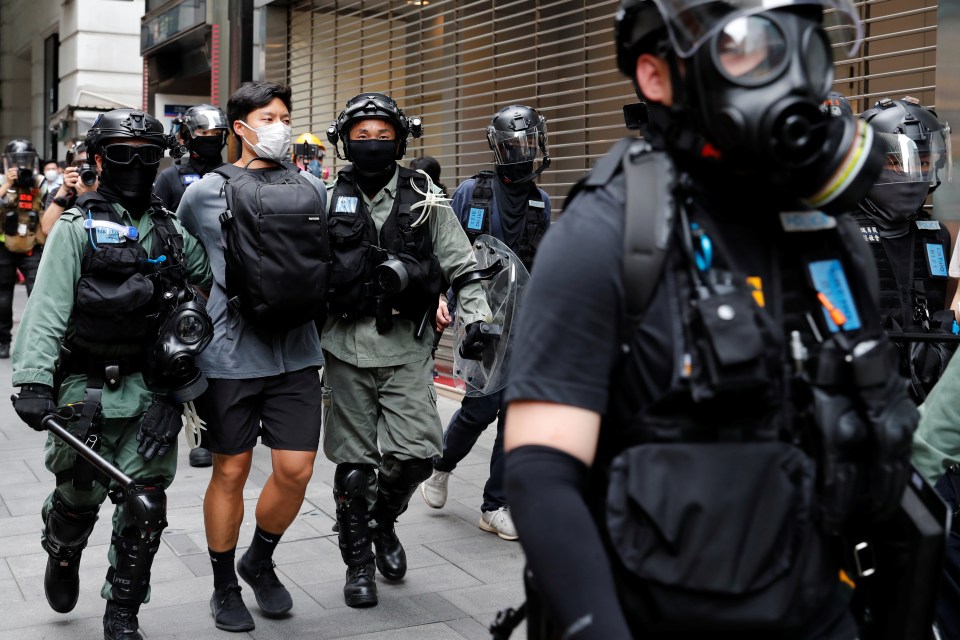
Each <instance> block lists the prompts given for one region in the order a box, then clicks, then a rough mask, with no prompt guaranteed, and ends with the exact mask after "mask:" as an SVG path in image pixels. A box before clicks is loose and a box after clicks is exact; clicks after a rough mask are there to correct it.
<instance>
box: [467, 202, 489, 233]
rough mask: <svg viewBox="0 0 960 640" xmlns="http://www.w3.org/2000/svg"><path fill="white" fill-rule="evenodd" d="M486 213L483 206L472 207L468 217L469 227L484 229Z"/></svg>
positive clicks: (476, 229) (475, 229)
mask: <svg viewBox="0 0 960 640" xmlns="http://www.w3.org/2000/svg"><path fill="white" fill-rule="evenodd" d="M485 213H486V210H484V209H483V208H481V207H470V216H469V217H468V218H467V229H470V230H471V231H483V216H484V214H485Z"/></svg>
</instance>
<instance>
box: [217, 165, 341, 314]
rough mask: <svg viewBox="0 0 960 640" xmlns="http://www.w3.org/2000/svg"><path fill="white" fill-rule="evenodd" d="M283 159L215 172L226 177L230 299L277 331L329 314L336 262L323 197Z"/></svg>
mask: <svg viewBox="0 0 960 640" xmlns="http://www.w3.org/2000/svg"><path fill="white" fill-rule="evenodd" d="M260 159H261V160H263V159H264V158H260ZM276 164H277V165H278V166H280V167H281V168H282V169H283V170H282V171H271V172H251V171H248V170H246V169H240V168H238V167H236V166H234V165H232V164H224V165H223V166H221V167H218V168H217V169H215V170H214V171H215V172H216V173H219V174H220V175H222V176H223V177H225V178H226V182H225V183H224V190H225V193H226V197H227V210H226V211H224V212H223V213H222V214H221V215H220V225H221V228H222V230H223V240H224V259H225V262H226V287H227V303H228V304H229V305H230V306H232V307H234V308H237V309H239V311H240V313H242V314H243V316H244V317H245V318H246V319H247V320H249V321H250V322H251V323H252V324H254V325H256V326H261V327H264V328H267V329H270V330H272V331H280V330H287V329H292V328H294V327H298V326H300V325H303V324H306V323H307V322H311V321H315V320H319V319H321V318H322V317H323V315H324V310H325V307H326V293H327V279H328V275H329V271H330V262H331V253H330V241H329V239H328V237H327V219H326V215H325V213H324V210H323V202H322V201H321V199H320V194H319V193H318V192H317V189H316V187H314V186H313V184H312V183H311V182H310V181H309V180H307V179H306V178H304V177H303V176H301V175H300V172H299V170H297V169H295V168H291V167H288V166H285V165H282V164H281V163H279V162H277V163H276Z"/></svg>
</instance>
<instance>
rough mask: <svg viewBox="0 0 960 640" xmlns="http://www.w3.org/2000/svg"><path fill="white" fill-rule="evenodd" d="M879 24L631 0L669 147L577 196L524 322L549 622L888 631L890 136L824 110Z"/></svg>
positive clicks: (513, 490)
mask: <svg viewBox="0 0 960 640" xmlns="http://www.w3.org/2000/svg"><path fill="white" fill-rule="evenodd" d="M829 9H834V10H836V11H835V13H833V12H831V14H828V15H830V17H831V20H833V21H834V24H836V25H837V28H836V29H830V30H827V29H824V20H825V15H824V14H827V10H829ZM844 27H849V28H852V29H853V31H851V30H849V29H845V28H844ZM858 30H859V20H858V16H857V11H856V9H855V7H854V5H853V2H852V1H851V0H737V1H733V0H706V1H704V0H677V1H674V2H664V1H662V0H621V3H620V10H619V11H618V13H617V21H616V27H615V32H616V54H617V63H618V67H619V69H620V70H621V71H622V72H623V73H624V74H625V75H626V76H627V77H628V78H630V79H631V80H632V82H633V83H634V88H635V89H636V91H637V93H638V95H639V96H640V98H641V99H642V100H643V101H644V102H645V109H644V110H643V111H641V112H639V113H637V112H634V115H636V116H638V120H639V121H640V122H641V123H642V132H643V134H644V138H643V139H642V140H638V139H635V138H626V139H625V140H623V141H621V142H620V143H619V144H618V145H617V146H616V147H614V149H613V150H612V151H611V152H610V153H609V154H607V155H606V156H604V157H603V158H601V159H600V160H599V161H598V162H597V163H596V165H595V166H594V169H593V171H591V173H590V174H589V176H588V177H586V178H585V179H584V180H583V181H581V182H580V183H579V184H578V186H577V187H576V188H575V191H574V193H573V194H571V197H570V198H569V199H568V201H567V207H566V208H565V210H564V215H563V217H562V218H561V219H560V220H559V221H558V222H557V223H555V224H554V225H552V227H551V231H550V233H549V234H547V236H546V237H545V238H544V241H543V243H542V244H541V246H540V250H539V251H538V253H537V268H536V270H535V272H534V275H533V277H532V279H531V281H530V284H529V285H528V286H527V287H526V289H525V294H524V301H523V305H524V306H523V308H522V309H521V311H520V319H519V323H518V325H517V326H515V331H516V333H514V334H513V337H514V339H515V340H516V342H515V343H514V345H513V348H514V352H513V357H512V359H511V368H510V385H509V386H508V387H507V391H506V395H507V401H508V403H509V410H508V413H507V425H506V433H505V448H506V450H507V454H506V483H507V495H508V496H509V497H510V506H511V511H512V513H513V517H514V522H515V524H516V527H517V530H518V532H519V535H520V542H521V544H522V545H523V548H524V551H525V553H526V558H527V562H528V569H529V571H528V572H527V573H526V576H527V578H528V607H527V610H528V611H530V612H531V613H532V617H531V619H530V620H529V621H528V632H529V634H530V637H531V638H555V637H563V638H569V639H570V640H592V639H597V640H600V639H603V640H606V639H608V638H618V639H619V638H643V639H645V640H646V639H661V638H662V639H669V640H687V639H694V638H704V637H723V638H738V640H747V639H750V640H753V639H760V638H763V639H768V638H778V639H786V638H789V639H791V640H814V639H816V640H853V639H854V638H857V637H861V638H866V637H877V636H868V635H859V632H858V628H857V619H856V618H855V616H854V615H852V613H851V602H850V600H851V592H850V589H849V586H848V584H849V582H844V581H843V580H842V574H841V569H844V570H845V573H846V578H852V580H853V581H855V582H856V583H857V591H856V594H855V596H854V597H855V598H856V597H857V596H860V595H861V594H864V595H867V594H869V593H870V584H871V582H870V578H871V576H872V574H873V572H871V570H870V569H873V568H876V572H877V573H884V574H887V575H889V572H890V570H891V566H889V565H888V566H886V567H885V568H884V569H883V570H882V572H881V569H880V568H879V567H880V564H881V563H880V561H879V560H878V563H877V565H874V566H872V567H868V566H866V565H864V564H862V561H863V560H864V558H861V557H859V556H857V555H855V552H859V551H858V549H856V548H854V546H853V545H852V544H849V543H848V542H846V541H845V536H846V535H848V534H849V535H853V536H860V535H862V531H863V529H862V528H866V529H868V530H869V531H871V532H879V531H883V530H884V528H885V527H886V526H887V523H888V522H890V521H891V514H892V513H894V512H896V510H897V507H898V504H899V500H900V497H901V496H902V495H903V493H904V488H905V487H906V483H907V478H908V474H909V464H908V463H909V452H910V436H911V433H912V432H913V430H914V428H915V426H916V421H917V413H916V409H915V407H914V404H913V402H912V401H911V399H910V397H909V395H908V393H907V389H906V386H907V385H906V381H905V380H904V379H903V378H902V377H901V376H900V375H899V374H898V372H897V370H896V367H895V366H894V365H893V361H894V360H895V357H896V354H895V350H894V348H893V346H892V345H891V344H890V343H889V341H888V340H887V339H886V337H885V335H884V333H883V331H882V329H881V327H880V322H879V313H877V295H878V294H877V282H876V271H875V269H874V267H873V264H872V260H871V257H870V254H869V250H868V248H867V246H866V245H865V244H864V243H863V241H862V239H861V237H860V232H859V230H858V229H857V227H856V225H855V222H854V220H853V219H852V218H851V216H849V215H848V213H847V212H849V211H850V210H852V209H853V207H855V206H856V203H858V202H859V201H860V199H861V198H862V197H863V196H865V195H866V193H867V191H868V190H869V188H870V186H871V185H872V183H873V180H874V178H875V177H876V176H877V175H878V173H879V171H880V168H881V166H882V163H883V153H882V150H881V149H880V148H879V146H878V141H877V139H876V138H875V137H874V136H873V131H872V129H871V128H870V126H869V125H868V124H866V123H865V122H864V121H862V120H855V119H852V118H829V116H827V115H825V114H823V113H821V111H820V109H819V107H820V104H821V102H822V101H823V99H824V98H825V97H826V95H827V92H828V90H829V88H830V83H831V80H832V69H833V54H832V50H831V46H830V37H838V36H839V39H840V40H841V41H845V42H846V43H847V46H848V47H849V46H850V45H851V44H853V45H858V44H859V43H858V40H859V38H858V36H857V34H858ZM928 522H929V520H928ZM863 539H864V538H861V537H857V538H856V540H858V541H859V540H863ZM861 549H871V550H872V549H873V546H872V545H871V544H865V545H864V547H862V548H861ZM855 560H856V561H861V565H860V566H861V568H862V570H861V571H859V572H858V571H857V570H856V569H855V568H854V565H855ZM861 587H863V588H861ZM893 604H894V605H899V604H900V603H893ZM895 608H896V607H895V606H890V607H888V608H883V607H880V608H873V607H871V608H870V609H869V615H864V616H863V617H862V620H863V621H868V620H871V619H872V620H876V619H880V618H883V617H885V616H887V615H889V614H890V613H891V611H890V610H892V609H895ZM926 624H927V626H926V629H927V630H929V629H930V626H929V621H928V622H927V623H926ZM900 637H916V638H921V637H923V636H921V635H910V636H906V635H904V636H900Z"/></svg>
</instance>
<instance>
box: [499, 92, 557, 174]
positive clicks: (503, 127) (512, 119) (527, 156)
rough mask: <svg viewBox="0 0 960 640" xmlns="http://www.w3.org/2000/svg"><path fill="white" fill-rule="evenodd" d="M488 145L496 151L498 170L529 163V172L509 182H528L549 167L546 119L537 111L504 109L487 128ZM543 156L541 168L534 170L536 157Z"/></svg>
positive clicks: (518, 106) (522, 106)
mask: <svg viewBox="0 0 960 640" xmlns="http://www.w3.org/2000/svg"><path fill="white" fill-rule="evenodd" d="M487 144H489V145H490V149H492V150H493V159H494V162H495V163H496V164H497V166H498V167H503V166H505V165H519V164H521V163H529V164H530V167H531V169H530V173H529V174H527V175H525V176H514V177H513V178H512V179H511V180H510V182H512V183H515V184H519V183H523V182H529V181H530V180H532V179H534V178H536V177H537V176H538V175H540V174H541V173H542V172H543V170H544V169H546V168H547V167H549V166H550V152H549V151H548V150H547V120H546V118H544V117H543V116H542V115H540V114H539V113H537V111H536V109H531V108H530V107H527V106H524V105H521V104H517V105H511V106H509V107H504V108H503V109H501V110H500V111H498V112H497V114H496V115H495V116H493V119H492V120H491V121H490V124H489V125H487ZM538 153H539V154H541V160H540V166H539V167H537V169H536V170H535V171H534V170H533V168H532V167H533V162H534V161H535V160H536V159H537V154H538Z"/></svg>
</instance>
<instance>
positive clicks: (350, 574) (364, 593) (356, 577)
mask: <svg viewBox="0 0 960 640" xmlns="http://www.w3.org/2000/svg"><path fill="white" fill-rule="evenodd" d="M343 601H344V602H345V603H346V604H347V606H348V607H373V606H376V604H377V579H376V576H375V572H374V570H373V562H367V563H366V564H360V565H357V566H354V567H347V582H346V584H344V585H343Z"/></svg>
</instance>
